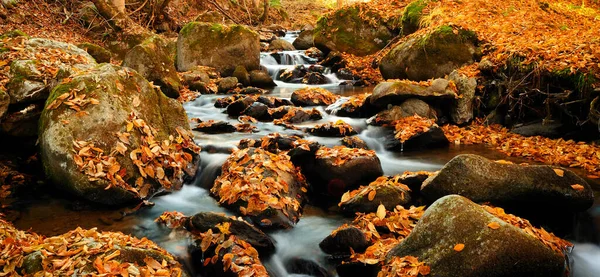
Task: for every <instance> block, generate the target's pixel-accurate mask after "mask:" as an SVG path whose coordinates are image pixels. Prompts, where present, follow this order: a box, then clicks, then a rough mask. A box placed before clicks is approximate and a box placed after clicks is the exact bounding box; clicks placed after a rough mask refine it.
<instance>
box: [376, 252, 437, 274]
mask: <svg viewBox="0 0 600 277" xmlns="http://www.w3.org/2000/svg"><path fill="white" fill-rule="evenodd" d="M430 272H431V268H430V267H429V266H428V265H425V263H424V262H419V259H418V258H417V257H413V256H405V257H394V258H392V260H391V261H390V262H389V263H387V264H385V265H384V266H382V267H381V271H379V273H378V274H377V277H417V276H426V275H429V273H430Z"/></svg>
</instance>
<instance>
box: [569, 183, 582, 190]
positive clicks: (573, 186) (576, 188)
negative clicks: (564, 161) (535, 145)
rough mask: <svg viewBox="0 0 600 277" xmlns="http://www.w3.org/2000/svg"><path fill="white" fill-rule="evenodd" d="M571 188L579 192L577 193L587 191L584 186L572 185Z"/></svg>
mask: <svg viewBox="0 0 600 277" xmlns="http://www.w3.org/2000/svg"><path fill="white" fill-rule="evenodd" d="M571 187H572V188H573V189H574V190H577V191H582V190H583V189H585V187H583V186H582V185H580V184H574V185H571Z"/></svg>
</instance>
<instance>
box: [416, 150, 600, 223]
mask: <svg viewBox="0 0 600 277" xmlns="http://www.w3.org/2000/svg"><path fill="white" fill-rule="evenodd" d="M574 185H579V186H576V187H573V186H574ZM421 192H422V193H423V195H424V196H425V197H426V198H428V199H429V200H431V201H435V200H436V199H439V198H441V197H443V196H445V195H449V194H460V195H462V196H465V197H467V198H469V199H471V200H473V201H475V202H481V203H483V202H490V203H493V204H495V205H505V206H509V207H515V208H519V207H520V208H526V207H530V208H538V209H541V210H552V209H553V208H557V205H558V206H560V209H562V210H569V211H583V210H586V209H588V208H589V207H591V205H592V203H593V201H594V194H593V192H592V189H591V188H590V186H589V185H588V184H587V182H586V181H585V180H583V179H582V178H580V177H579V176H577V175H576V174H575V173H573V172H571V171H570V170H567V169H564V168H560V167H555V166H548V165H532V166H525V165H516V164H504V163H498V162H494V161H491V160H488V159H486V158H484V157H481V156H477V155H471V154H463V155H458V156H456V157H454V158H453V159H452V160H451V161H449V162H448V163H447V164H446V165H445V166H444V167H443V168H442V169H441V170H440V172H439V173H438V174H436V175H434V176H431V177H429V178H428V179H427V180H426V181H425V182H424V183H423V186H422V188H421Z"/></svg>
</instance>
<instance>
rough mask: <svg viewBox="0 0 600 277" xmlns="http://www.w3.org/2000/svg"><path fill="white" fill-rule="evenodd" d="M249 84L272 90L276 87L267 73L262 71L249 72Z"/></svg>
mask: <svg viewBox="0 0 600 277" xmlns="http://www.w3.org/2000/svg"><path fill="white" fill-rule="evenodd" d="M250 84H251V85H252V86H255V87H259V88H272V87H275V86H277V84H275V82H274V81H273V78H271V75H269V73H268V72H265V71H262V70H252V71H250Z"/></svg>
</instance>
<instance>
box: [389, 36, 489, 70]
mask: <svg viewBox="0 0 600 277" xmlns="http://www.w3.org/2000/svg"><path fill="white" fill-rule="evenodd" d="M478 44H479V41H478V39H477V36H476V34H475V33H474V32H472V31H469V30H465V29H462V28H458V27H451V26H441V27H439V28H437V29H435V30H433V31H430V32H417V33H415V34H413V35H411V36H410V37H409V38H408V39H407V40H406V41H405V42H404V43H401V44H399V45H397V46H396V47H394V48H393V49H392V50H391V51H390V52H389V53H388V54H387V55H386V56H385V57H383V59H382V60H381V63H380V65H379V70H380V71H381V75H382V76H383V78H385V79H409V80H415V81H424V80H428V79H432V78H440V77H444V76H445V75H446V74H449V73H450V72H452V71H453V70H455V69H457V68H460V67H461V66H463V65H467V64H471V63H473V62H475V61H477V60H478V59H479V57H480V55H481V53H480V51H481V50H480V49H479V47H478Z"/></svg>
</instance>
